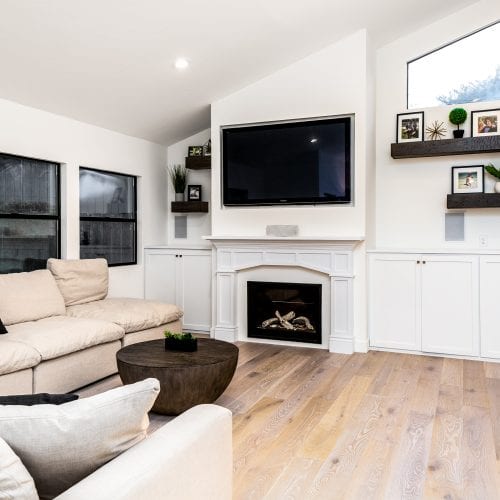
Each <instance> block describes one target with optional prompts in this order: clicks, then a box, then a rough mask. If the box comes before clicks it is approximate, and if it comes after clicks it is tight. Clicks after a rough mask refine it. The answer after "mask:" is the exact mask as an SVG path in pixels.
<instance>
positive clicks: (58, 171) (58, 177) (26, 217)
mask: <svg viewBox="0 0 500 500" xmlns="http://www.w3.org/2000/svg"><path fill="white" fill-rule="evenodd" d="M0 156H8V157H10V158H15V159H20V160H28V161H37V162H40V163H48V164H50V165H55V167H56V191H57V197H56V199H57V205H56V206H57V215H38V214H32V215H29V214H16V213H9V214H7V213H2V212H1V211H0V219H10V220H13V219H14V220H16V219H17V220H55V221H56V233H57V234H56V246H57V252H56V256H55V257H49V259H50V258H56V259H60V258H61V164H60V163H59V162H56V161H49V160H42V159H39V158H31V157H29V156H22V155H15V154H11V153H5V152H3V151H0ZM47 260H48V259H47ZM19 272H25V271H19ZM4 274H13V273H4Z"/></svg>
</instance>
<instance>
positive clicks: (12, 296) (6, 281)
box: [0, 269, 66, 330]
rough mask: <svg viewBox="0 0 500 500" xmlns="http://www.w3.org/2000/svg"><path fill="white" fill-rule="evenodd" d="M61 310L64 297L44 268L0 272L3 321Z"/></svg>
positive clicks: (45, 315) (63, 311) (20, 320)
mask: <svg viewBox="0 0 500 500" xmlns="http://www.w3.org/2000/svg"><path fill="white" fill-rule="evenodd" d="M63 314H66V308H65V306H64V299H63V297H62V295H61V292H60V291H59V289H58V288H57V285H56V282H55V280H54V277H53V276H52V274H51V273H50V271H48V270H47V269H40V270H38V271H31V272H30V273H12V274H2V275H0V317H1V318H2V321H3V323H4V324H5V325H7V326H9V325H13V324H14V323H23V322H25V321H36V320H37V319H41V318H48V317H50V316H60V315H63ZM9 330H10V329H9Z"/></svg>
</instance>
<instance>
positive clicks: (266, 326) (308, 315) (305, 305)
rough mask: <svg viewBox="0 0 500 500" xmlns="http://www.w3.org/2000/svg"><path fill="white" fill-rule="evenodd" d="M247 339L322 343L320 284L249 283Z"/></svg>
mask: <svg viewBox="0 0 500 500" xmlns="http://www.w3.org/2000/svg"><path fill="white" fill-rule="evenodd" d="M247 332H248V337H251V338H260V339H274V340H289V341H293V342H307V343H311V344H321V285H319V284H309V283H275V282H263V281H248V282H247Z"/></svg>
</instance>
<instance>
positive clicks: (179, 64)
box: [174, 57, 189, 70]
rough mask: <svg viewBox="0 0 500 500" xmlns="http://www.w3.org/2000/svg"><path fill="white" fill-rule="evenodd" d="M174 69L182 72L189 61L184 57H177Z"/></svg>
mask: <svg viewBox="0 0 500 500" xmlns="http://www.w3.org/2000/svg"><path fill="white" fill-rule="evenodd" d="M174 66H175V69H179V70H183V69H186V68H187V67H188V66H189V61H188V60H187V59H186V58H185V57H179V58H177V59H176V60H175V63H174Z"/></svg>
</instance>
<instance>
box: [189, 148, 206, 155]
mask: <svg viewBox="0 0 500 500" xmlns="http://www.w3.org/2000/svg"><path fill="white" fill-rule="evenodd" d="M188 156H203V146H189V147H188Z"/></svg>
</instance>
